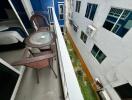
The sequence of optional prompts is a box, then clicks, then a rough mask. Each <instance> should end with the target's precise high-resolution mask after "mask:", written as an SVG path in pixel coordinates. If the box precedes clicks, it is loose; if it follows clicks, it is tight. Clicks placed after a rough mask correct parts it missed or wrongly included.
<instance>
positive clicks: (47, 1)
mask: <svg viewBox="0 0 132 100" xmlns="http://www.w3.org/2000/svg"><path fill="white" fill-rule="evenodd" d="M30 1H31V4H32V7H33V10H34V11H35V12H41V13H43V14H44V15H45V16H47V17H49V18H48V19H49V21H50V23H52V22H53V16H52V14H51V13H50V12H51V7H54V8H55V12H56V15H57V18H58V21H59V24H60V27H61V30H62V33H63V30H64V0H30ZM36 3H37V4H36ZM48 15H50V16H48Z"/></svg>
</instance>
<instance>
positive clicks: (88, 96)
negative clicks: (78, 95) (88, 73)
mask: <svg viewBox="0 0 132 100" xmlns="http://www.w3.org/2000/svg"><path fill="white" fill-rule="evenodd" d="M66 45H67V49H68V52H69V55H70V58H71V61H72V64H73V67H74V70H75V71H76V70H77V69H79V70H81V72H82V74H81V73H78V72H76V76H77V79H78V82H79V85H80V88H81V92H82V94H83V97H84V100H98V99H97V95H96V93H95V91H94V90H93V89H92V87H91V84H90V82H89V81H85V80H84V79H83V77H84V76H83V75H84V74H83V73H85V72H84V71H83V70H82V67H81V63H80V59H79V58H78V57H77V55H76V53H75V51H74V50H73V48H72V46H71V44H70V41H69V40H66Z"/></svg>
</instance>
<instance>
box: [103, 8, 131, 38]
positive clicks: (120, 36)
mask: <svg viewBox="0 0 132 100" xmlns="http://www.w3.org/2000/svg"><path fill="white" fill-rule="evenodd" d="M112 8H115V9H122V12H121V14H120V15H119V17H116V16H112V15H110V14H109V13H110V10H111V9H112ZM110 10H109V12H108V14H107V17H108V16H110V17H113V18H117V20H116V21H115V22H112V21H110V20H109V22H111V23H113V24H114V25H113V27H112V28H111V30H108V29H107V28H106V27H104V24H105V22H106V21H108V20H107V17H106V19H105V22H104V24H103V28H105V29H106V30H108V31H111V32H112V33H114V34H116V35H117V36H118V37H119V38H123V37H124V36H125V35H126V34H127V32H128V31H129V30H130V29H131V28H129V29H128V31H127V32H126V33H124V34H123V33H117V32H118V30H119V29H120V27H122V24H119V23H118V22H119V21H120V20H124V21H125V20H126V19H127V18H128V16H129V15H130V14H131V13H132V9H125V8H118V7H113V6H111V7H110ZM126 10H128V11H130V12H129V14H127V16H126V17H125V18H122V15H123V13H124V12H125V11H126ZM126 22H127V21H126ZM116 25H118V26H119V28H118V30H117V31H115V32H113V29H114V28H115V26H116ZM124 26H125V25H124ZM122 34H123V35H122Z"/></svg>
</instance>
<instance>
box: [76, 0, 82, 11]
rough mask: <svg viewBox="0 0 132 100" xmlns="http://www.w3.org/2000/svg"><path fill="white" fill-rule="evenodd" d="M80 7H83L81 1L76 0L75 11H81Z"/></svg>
mask: <svg viewBox="0 0 132 100" xmlns="http://www.w3.org/2000/svg"><path fill="white" fill-rule="evenodd" d="M80 8H81V1H79V0H76V7H75V12H78V13H79V12H80Z"/></svg>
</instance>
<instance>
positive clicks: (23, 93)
mask: <svg viewBox="0 0 132 100" xmlns="http://www.w3.org/2000/svg"><path fill="white" fill-rule="evenodd" d="M22 52H23V50H17V51H11V52H4V53H0V57H1V58H3V59H4V60H6V61H7V62H9V63H10V62H13V61H15V60H16V59H19V58H20V56H21V55H22ZM53 68H54V70H55V72H56V73H57V76H58V78H57V79H56V78H55V76H54V74H53V72H52V70H51V69H50V68H49V67H47V68H44V69H41V70H39V79H40V83H39V84H37V81H36V74H35V71H34V70H33V69H31V68H27V69H26V70H25V72H24V75H23V78H22V81H21V84H20V87H19V90H18V92H17V95H16V99H15V100H64V98H63V92H62V86H61V81H60V75H59V68H58V65H57V61H56V60H55V59H54V64H53Z"/></svg>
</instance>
